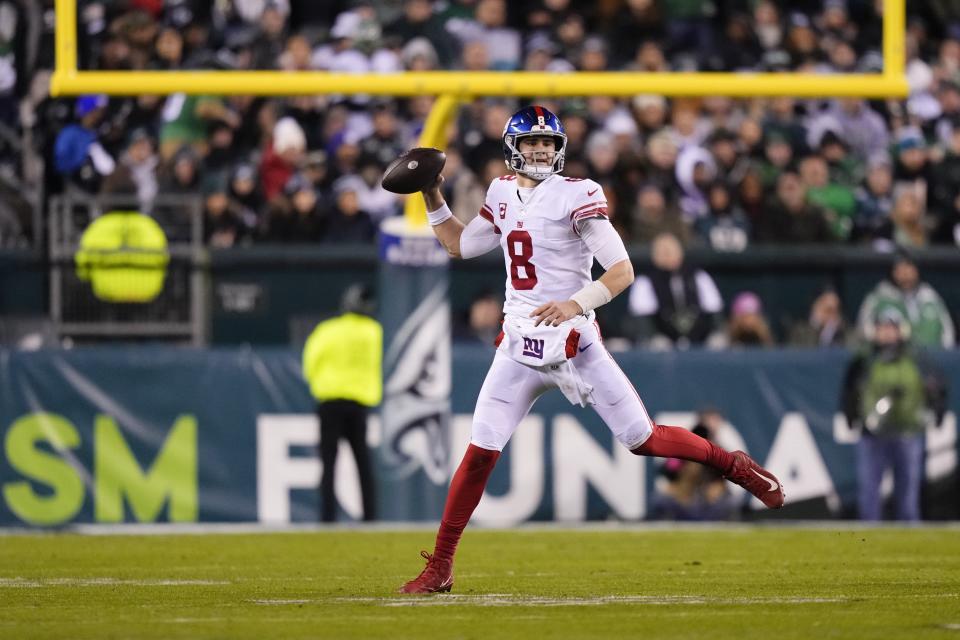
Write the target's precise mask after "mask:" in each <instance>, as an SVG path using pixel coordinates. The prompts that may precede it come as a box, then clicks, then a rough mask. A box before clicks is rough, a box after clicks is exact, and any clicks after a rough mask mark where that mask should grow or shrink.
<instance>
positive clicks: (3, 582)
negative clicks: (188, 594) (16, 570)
mask: <svg viewBox="0 0 960 640" xmlns="http://www.w3.org/2000/svg"><path fill="white" fill-rule="evenodd" d="M227 584H232V583H231V582H229V581H227V580H171V579H157V580H133V579H122V578H0V589H25V588H26V589H36V588H45V587H113V586H126V587H188V586H216V585H227Z"/></svg>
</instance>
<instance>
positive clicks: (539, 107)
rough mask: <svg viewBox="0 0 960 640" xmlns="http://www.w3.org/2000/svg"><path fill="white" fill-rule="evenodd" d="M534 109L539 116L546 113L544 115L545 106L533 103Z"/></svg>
mask: <svg viewBox="0 0 960 640" xmlns="http://www.w3.org/2000/svg"><path fill="white" fill-rule="evenodd" d="M533 110H534V111H535V112H536V113H537V117H538V118H543V117H544V115H543V107H541V106H539V105H536V104H535V105H533Z"/></svg>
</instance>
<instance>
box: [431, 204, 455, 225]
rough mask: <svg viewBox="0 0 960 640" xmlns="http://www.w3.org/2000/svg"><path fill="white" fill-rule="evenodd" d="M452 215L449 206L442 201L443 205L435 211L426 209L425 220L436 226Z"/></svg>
mask: <svg viewBox="0 0 960 640" xmlns="http://www.w3.org/2000/svg"><path fill="white" fill-rule="evenodd" d="M452 217H453V212H452V211H450V207H448V206H447V203H446V202H444V203H443V206H442V207H440V208H439V209H437V210H436V211H427V221H428V222H429V223H430V225H431V226H434V227H435V226H437V225H438V224H442V223H444V222H446V221H447V220H449V219H450V218H452Z"/></svg>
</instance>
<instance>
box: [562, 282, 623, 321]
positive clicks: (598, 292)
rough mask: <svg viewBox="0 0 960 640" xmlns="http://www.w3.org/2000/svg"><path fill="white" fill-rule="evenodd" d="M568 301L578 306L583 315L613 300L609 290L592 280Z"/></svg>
mask: <svg viewBox="0 0 960 640" xmlns="http://www.w3.org/2000/svg"><path fill="white" fill-rule="evenodd" d="M570 299H571V300H573V301H574V302H576V303H577V304H578V305H580V308H581V309H583V313H589V312H591V311H593V310H594V309H596V308H597V307H600V306H603V305H605V304H607V303H608V302H610V301H611V300H613V294H611V293H610V289H607V285H605V284H603V283H602V282H600V281H599V280H594V281H593V282H591V283H590V284H588V285H587V286H585V287H584V288H583V289H580V291H577V292H576V293H575V294H573V295H572V296H570Z"/></svg>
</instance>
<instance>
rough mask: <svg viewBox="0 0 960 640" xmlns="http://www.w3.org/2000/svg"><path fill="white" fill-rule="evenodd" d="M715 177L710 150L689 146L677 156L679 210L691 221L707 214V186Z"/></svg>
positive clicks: (714, 166) (714, 163) (715, 166)
mask: <svg viewBox="0 0 960 640" xmlns="http://www.w3.org/2000/svg"><path fill="white" fill-rule="evenodd" d="M716 177H717V165H716V162H715V161H714V159H713V156H712V155H710V152H709V151H707V150H706V149H704V148H702V147H696V146H689V147H686V148H685V149H684V150H683V151H681V152H680V155H679V156H678V157H677V184H678V185H680V192H681V195H680V211H681V213H683V218H684V220H686V221H687V222H689V223H693V222H694V221H695V220H697V219H698V218H701V217H703V216H705V215H706V214H707V210H708V206H709V205H708V204H707V194H706V188H707V186H708V185H709V184H710V183H711V182H713V180H714V179H715V178H716Z"/></svg>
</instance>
